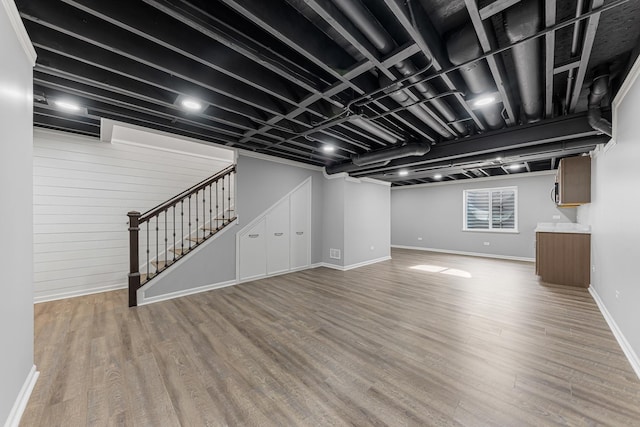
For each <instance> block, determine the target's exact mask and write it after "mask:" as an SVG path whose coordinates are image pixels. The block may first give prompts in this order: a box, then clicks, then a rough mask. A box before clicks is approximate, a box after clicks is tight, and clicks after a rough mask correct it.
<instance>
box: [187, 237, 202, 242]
mask: <svg viewBox="0 0 640 427" xmlns="http://www.w3.org/2000/svg"><path fill="white" fill-rule="evenodd" d="M187 240H190V241H192V242H195V243H201V242H204V240H205V238H204V237H200V236H198V237H188V238H187Z"/></svg>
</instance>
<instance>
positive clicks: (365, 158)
mask: <svg viewBox="0 0 640 427" xmlns="http://www.w3.org/2000/svg"><path fill="white" fill-rule="evenodd" d="M429 150H431V146H430V145H429V144H426V143H422V142H410V143H408V144H406V145H403V146H402V147H393V148H384V149H382V150H376V151H370V152H368V153H364V154H358V155H356V156H353V157H351V161H352V162H353V164H354V165H357V166H368V165H372V164H376V163H380V162H386V161H391V160H393V159H399V158H402V157H409V156H424V155H425V154H427V153H428V152H429Z"/></svg>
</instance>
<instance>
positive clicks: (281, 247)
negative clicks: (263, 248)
mask: <svg viewBox="0 0 640 427" xmlns="http://www.w3.org/2000/svg"><path fill="white" fill-rule="evenodd" d="M289 218H290V217H289V199H288V198H287V199H285V200H283V201H281V202H280V203H278V205H277V206H275V207H274V208H273V209H272V210H271V211H270V212H269V213H268V214H267V274H276V273H282V272H284V271H289V249H290V248H289V228H290V226H289Z"/></svg>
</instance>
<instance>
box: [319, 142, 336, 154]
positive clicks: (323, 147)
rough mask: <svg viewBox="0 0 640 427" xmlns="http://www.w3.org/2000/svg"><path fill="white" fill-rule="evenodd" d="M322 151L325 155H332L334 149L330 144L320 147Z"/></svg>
mask: <svg viewBox="0 0 640 427" xmlns="http://www.w3.org/2000/svg"><path fill="white" fill-rule="evenodd" d="M322 149H323V150H324V152H325V153H333V152H334V151H335V150H336V147H334V146H333V145H330V144H325V145H323V146H322Z"/></svg>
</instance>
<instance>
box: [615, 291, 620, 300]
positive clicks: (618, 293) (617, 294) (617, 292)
mask: <svg viewBox="0 0 640 427" xmlns="http://www.w3.org/2000/svg"><path fill="white" fill-rule="evenodd" d="M618 298H620V291H616V299H618Z"/></svg>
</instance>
